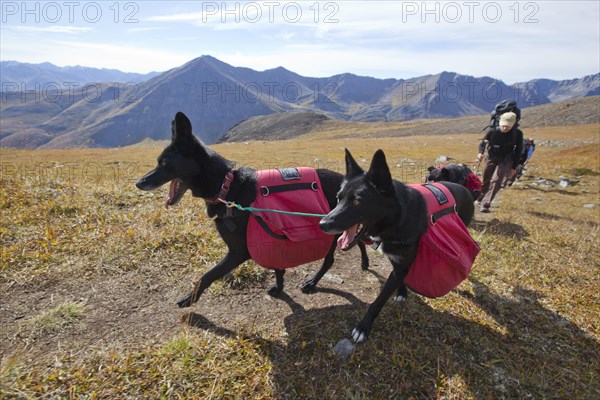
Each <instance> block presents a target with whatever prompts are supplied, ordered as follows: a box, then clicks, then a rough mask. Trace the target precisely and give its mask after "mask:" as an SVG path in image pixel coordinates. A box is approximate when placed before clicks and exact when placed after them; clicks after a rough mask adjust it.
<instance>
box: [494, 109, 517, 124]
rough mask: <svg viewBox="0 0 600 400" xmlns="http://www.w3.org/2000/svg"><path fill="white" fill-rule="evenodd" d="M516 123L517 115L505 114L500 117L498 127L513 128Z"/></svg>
mask: <svg viewBox="0 0 600 400" xmlns="http://www.w3.org/2000/svg"><path fill="white" fill-rule="evenodd" d="M516 122H517V114H515V113H514V112H507V113H504V114H502V115H501V116H500V123H499V124H498V125H500V126H510V127H513V126H514V125H515V123H516Z"/></svg>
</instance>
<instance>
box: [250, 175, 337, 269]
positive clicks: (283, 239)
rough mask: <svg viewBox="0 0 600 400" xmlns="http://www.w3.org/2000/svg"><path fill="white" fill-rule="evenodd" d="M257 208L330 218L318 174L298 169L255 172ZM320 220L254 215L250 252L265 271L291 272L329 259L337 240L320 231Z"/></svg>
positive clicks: (252, 205) (254, 203)
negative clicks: (286, 269) (295, 268)
mask: <svg viewBox="0 0 600 400" xmlns="http://www.w3.org/2000/svg"><path fill="white" fill-rule="evenodd" d="M256 175H257V178H258V181H257V187H256V190H257V193H256V200H255V201H254V202H253V203H252V204H251V205H250V206H251V207H255V208H262V209H271V210H282V211H293V212H302V213H310V214H327V213H328V212H329V211H330V208H329V204H328V203H327V199H326V198H325V195H324V194H323V190H322V186H321V182H320V180H319V176H318V175H317V171H316V170H314V169H312V168H306V167H298V168H285V169H270V170H262V171H256ZM319 220H320V217H308V216H298V215H286V214H279V213H270V212H254V213H253V214H252V216H251V217H250V220H249V221H248V232H247V235H246V237H247V240H248V250H249V252H250V255H251V256H252V259H253V260H254V261H255V262H256V263H257V264H259V265H261V266H262V267H265V268H271V269H275V268H277V269H279V268H292V267H296V266H298V265H302V264H306V263H308V262H311V261H314V260H319V259H321V258H323V257H325V255H327V253H328V251H329V249H330V248H331V245H332V243H333V239H334V237H333V236H331V235H328V234H326V233H324V232H323V231H322V230H321V229H320V228H319Z"/></svg>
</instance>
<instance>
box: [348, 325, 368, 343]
mask: <svg viewBox="0 0 600 400" xmlns="http://www.w3.org/2000/svg"><path fill="white" fill-rule="evenodd" d="M368 337H369V330H367V329H363V328H362V327H360V326H357V327H356V328H354V329H353V330H352V341H354V343H362V342H364V341H366V340H367V338H368Z"/></svg>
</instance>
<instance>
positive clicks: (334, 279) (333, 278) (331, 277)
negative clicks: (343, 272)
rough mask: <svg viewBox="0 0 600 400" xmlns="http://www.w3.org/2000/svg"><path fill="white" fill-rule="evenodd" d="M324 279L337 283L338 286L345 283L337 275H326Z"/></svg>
mask: <svg viewBox="0 0 600 400" xmlns="http://www.w3.org/2000/svg"><path fill="white" fill-rule="evenodd" d="M323 279H326V280H328V281H329V282H333V283H337V284H342V283H344V280H343V279H342V278H340V277H339V276H337V275H334V274H330V273H329V272H328V273H326V274H325V275H323Z"/></svg>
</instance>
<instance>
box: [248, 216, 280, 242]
mask: <svg viewBox="0 0 600 400" xmlns="http://www.w3.org/2000/svg"><path fill="white" fill-rule="evenodd" d="M252 216H253V217H254V219H255V220H256V222H258V224H259V225H260V227H261V228H263V230H264V231H265V232H267V233H268V234H269V236H272V237H274V238H275V239H282V240H283V239H287V236H285V235H279V234H277V233H275V232H273V231H272V230H271V228H269V225H267V224H266V223H265V221H263V219H262V218H261V217H259V216H258V215H254V214H252Z"/></svg>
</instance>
